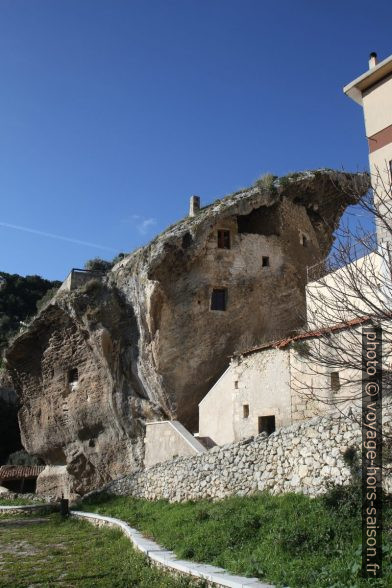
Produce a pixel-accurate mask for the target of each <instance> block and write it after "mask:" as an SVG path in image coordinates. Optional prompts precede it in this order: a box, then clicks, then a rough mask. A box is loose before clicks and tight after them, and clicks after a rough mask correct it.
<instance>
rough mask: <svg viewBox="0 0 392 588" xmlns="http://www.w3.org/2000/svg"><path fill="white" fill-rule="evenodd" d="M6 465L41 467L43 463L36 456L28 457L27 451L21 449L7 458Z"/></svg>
mask: <svg viewBox="0 0 392 588" xmlns="http://www.w3.org/2000/svg"><path fill="white" fill-rule="evenodd" d="M7 464H8V465H42V464H43V461H42V460H41V459H40V458H39V457H37V456H36V455H29V454H28V453H27V451H25V450H24V449H21V450H20V451H15V452H14V453H11V454H10V455H9V456H8V460H7Z"/></svg>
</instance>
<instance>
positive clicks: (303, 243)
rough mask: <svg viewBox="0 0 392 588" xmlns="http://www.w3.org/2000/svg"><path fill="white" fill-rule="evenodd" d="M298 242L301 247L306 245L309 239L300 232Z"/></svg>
mask: <svg viewBox="0 0 392 588" xmlns="http://www.w3.org/2000/svg"><path fill="white" fill-rule="evenodd" d="M300 242H301V245H302V247H307V246H308V242H309V239H308V238H307V236H306V235H304V234H303V233H301V237H300Z"/></svg>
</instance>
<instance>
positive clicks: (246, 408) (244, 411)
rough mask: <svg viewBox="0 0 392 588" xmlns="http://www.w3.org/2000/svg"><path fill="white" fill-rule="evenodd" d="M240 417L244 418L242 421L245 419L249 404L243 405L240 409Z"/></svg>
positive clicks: (247, 414)
mask: <svg viewBox="0 0 392 588" xmlns="http://www.w3.org/2000/svg"><path fill="white" fill-rule="evenodd" d="M242 415H243V417H244V419H247V418H248V416H249V404H244V406H243V407H242Z"/></svg>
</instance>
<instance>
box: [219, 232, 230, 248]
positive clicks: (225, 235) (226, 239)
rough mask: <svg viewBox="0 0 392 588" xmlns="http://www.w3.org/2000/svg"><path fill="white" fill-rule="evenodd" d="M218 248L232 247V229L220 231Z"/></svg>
mask: <svg viewBox="0 0 392 588" xmlns="http://www.w3.org/2000/svg"><path fill="white" fill-rule="evenodd" d="M218 249H230V231H226V230H223V229H220V230H219V231H218Z"/></svg>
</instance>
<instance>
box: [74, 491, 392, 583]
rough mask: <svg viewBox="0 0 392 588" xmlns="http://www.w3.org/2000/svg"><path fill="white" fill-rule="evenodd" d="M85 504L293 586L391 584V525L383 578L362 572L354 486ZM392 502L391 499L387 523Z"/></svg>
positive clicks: (219, 561) (183, 551)
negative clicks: (308, 492) (339, 491)
mask: <svg viewBox="0 0 392 588" xmlns="http://www.w3.org/2000/svg"><path fill="white" fill-rule="evenodd" d="M82 508H83V509H84V510H87V511H88V510H90V511H95V512H99V513H101V514H109V515H112V516H115V517H118V518H120V519H123V520H125V521H127V522H129V523H130V524H131V525H132V526H134V527H136V528H138V529H140V530H142V531H144V533H145V534H147V535H149V536H151V537H153V538H155V539H156V540H157V541H159V542H160V543H161V544H162V545H164V546H165V547H167V548H169V549H172V550H174V551H175V552H176V554H177V555H178V556H179V557H183V558H187V559H194V560H196V561H200V562H208V563H211V564H215V565H219V566H222V567H225V568H227V569H229V570H231V571H232V572H235V573H237V574H242V575H247V576H257V577H259V578H263V579H266V580H268V581H270V582H273V583H275V584H277V585H284V586H290V587H291V588H305V587H309V588H317V587H320V588H321V587H324V588H327V587H328V588H343V587H350V588H354V587H362V586H368V585H369V586H370V585H372V586H392V564H391V554H392V553H391V552H392V538H391V534H390V531H389V533H388V532H385V533H384V543H385V552H384V578H383V580H382V581H374V580H373V581H371V582H368V583H367V582H365V581H364V580H361V578H360V557H361V556H360V553H361V551H360V549H361V548H360V546H361V521H360V516H359V512H360V511H359V501H358V499H357V494H356V493H355V491H351V490H348V491H345V492H343V495H342V496H340V495H338V496H332V497H330V499H329V500H328V501H326V500H325V499H322V498H317V499H310V498H308V497H306V496H303V495H299V494H287V495H285V496H270V495H268V494H259V495H256V496H253V497H246V498H239V497H233V498H229V499H226V500H223V501H219V502H207V501H199V502H187V503H181V504H178V503H176V504H169V503H167V502H165V501H156V502H148V501H146V500H140V499H134V498H131V497H105V496H103V497H100V498H99V499H97V498H96V499H95V500H94V501H93V500H90V501H88V502H87V501H86V502H84V503H83V505H82ZM391 510H392V509H391V507H390V506H388V505H386V504H385V505H384V523H385V528H387V527H388V526H389V528H390V527H391V525H390V523H391V518H392V517H391Z"/></svg>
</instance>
